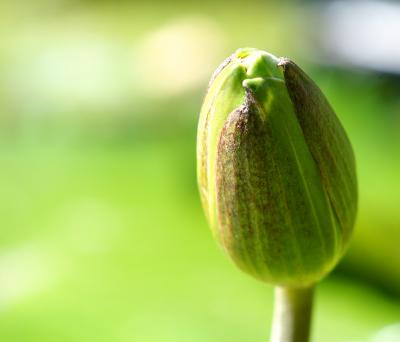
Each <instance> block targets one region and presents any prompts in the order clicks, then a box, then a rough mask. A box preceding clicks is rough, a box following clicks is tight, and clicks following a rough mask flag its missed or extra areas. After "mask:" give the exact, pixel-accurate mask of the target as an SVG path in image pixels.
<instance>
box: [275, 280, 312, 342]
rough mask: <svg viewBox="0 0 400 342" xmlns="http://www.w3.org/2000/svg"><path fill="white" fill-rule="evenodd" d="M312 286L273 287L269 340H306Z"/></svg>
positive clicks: (299, 341)
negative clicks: (272, 314)
mask: <svg viewBox="0 0 400 342" xmlns="http://www.w3.org/2000/svg"><path fill="white" fill-rule="evenodd" d="M313 293H314V287H307V288H285V287H276V288H275V304H274V305H275V307H274V317H273V321H272V334H271V342H308V341H309V337H310V327H311V311H312V302H313Z"/></svg>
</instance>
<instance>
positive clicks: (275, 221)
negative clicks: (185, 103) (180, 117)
mask: <svg viewBox="0 0 400 342" xmlns="http://www.w3.org/2000/svg"><path fill="white" fill-rule="evenodd" d="M197 156H198V183H199V188H200V193H201V198H202V202H203V206H204V210H205V212H206V215H207V218H208V220H209V223H210V225H211V228H212V230H213V233H214V235H215V237H216V238H217V240H218V241H219V242H220V244H221V245H222V247H223V248H224V250H225V251H226V252H227V253H228V254H229V255H230V257H231V258H232V259H233V261H234V262H235V263H236V264H237V265H238V266H239V267H240V268H241V269H243V270H244V271H245V272H247V273H250V274H252V275H253V276H255V277H257V278H259V279H262V280H264V281H267V282H271V283H273V284H277V285H284V286H306V285H310V284H312V283H314V282H316V281H318V280H320V279H321V278H322V277H323V276H325V275H326V274H327V273H328V272H329V271H330V270H331V269H332V268H333V267H334V266H335V264H336V263H337V262H338V260H339V259H340V257H341V256H342V255H343V253H344V251H345V248H346V246H347V245H348V241H349V237H350V235H351V231H352V229H353V225H354V219H355V214H356V205H357V182H356V175H355V163H354V156H353V152H352V148H351V145H350V142H349V140H348V138H347V136H346V133H345V132H344V130H343V128H342V126H341V124H340V122H339V121H338V119H337V117H336V115H335V113H334V112H333V110H332V108H331V107H330V105H329V103H328V102H327V100H326V98H325V97H324V95H323V94H322V93H321V91H320V90H319V88H318V87H317V86H316V85H315V84H314V82H313V81H312V80H311V79H310V78H309V77H308V76H307V75H306V74H305V73H304V72H303V71H302V70H301V69H300V68H299V67H298V66H297V65H295V64H294V63H293V62H291V61H290V60H288V59H283V58H277V57H275V56H273V55H271V54H269V53H266V52H264V51H260V50H256V49H240V50H238V51H237V52H236V53H235V54H233V55H232V56H231V57H229V58H228V59H227V60H226V61H225V62H224V63H223V64H222V65H221V66H220V67H219V68H218V69H217V71H216V72H215V74H214V75H213V77H212V79H211V82H210V85H209V88H208V92H207V94H206V97H205V99H204V103H203V107H202V110H201V114H200V120H199V128H198V141H197Z"/></svg>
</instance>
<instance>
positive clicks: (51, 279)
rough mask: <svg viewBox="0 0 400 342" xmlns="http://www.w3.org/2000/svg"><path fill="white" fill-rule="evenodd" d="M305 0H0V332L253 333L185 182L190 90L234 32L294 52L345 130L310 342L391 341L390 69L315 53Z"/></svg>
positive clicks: (260, 301) (399, 123) (398, 264)
mask: <svg viewBox="0 0 400 342" xmlns="http://www.w3.org/2000/svg"><path fill="white" fill-rule="evenodd" d="M312 13H313V12H312V11H311V10H310V4H309V3H305V2H301V1H254V0H252V1H247V2H244V1H229V2H227V1H220V2H218V1H211V0H210V1H202V2H178V1H170V2H162V1H159V2H152V1H147V2H135V1H105V0H104V1H95V0H92V1H78V0H75V1H74V0H68V1H67V0H64V1H63V0H58V1H56V0H54V1H50V0H35V1H23V0H14V1H11V0H10V1H7V0H6V1H1V2H0V19H1V20H0V43H1V49H0V75H1V76H0V160H1V164H0V189H1V192H0V224H1V228H2V230H1V231H2V234H1V238H0V341H4V342H31V341H32V342H33V341H40V342H47V341H52V342H53V341H57V342H64V341H65V342H90V341H97V342H111V341H113V342H128V341H129V342H132V341H142V342H147V341H149V342H152V341H164V342H169V341H171V342H172V341H174V342H177V341H193V342H196V341H199V342H200V341H202V342H203V341H209V342H213V341H215V342H217V341H218V342H221V341H230V342H233V341H237V342H239V341H266V340H267V339H268V335H269V331H270V322H271V313H272V287H271V286H269V285H265V284H262V283H260V282H257V281H256V280H254V279H252V278H250V277H248V276H246V275H244V274H242V273H241V272H240V271H239V270H237V269H236V268H235V267H234V266H233V265H232V264H231V263H230V261H229V260H228V259H227V258H226V257H225V256H224V255H223V254H222V252H221V251H220V250H219V248H218V247H217V246H216V244H215V242H214V241H213V240H212V237H211V234H210V232H209V229H208V227H207V224H206V221H205V218H204V216H203V212H202V210H201V207H200V202H199V198H198V193H197V187H196V175H195V138H196V125H197V118H198V112H199V108H200V105H201V102H202V97H203V93H204V91H205V88H206V86H207V82H208V78H209V77H210V75H211V73H212V72H213V70H214V69H215V68H216V66H217V65H218V64H219V63H220V62H221V61H222V60H223V59H224V58H225V57H226V56H228V55H229V54H231V53H232V52H233V51H234V50H235V49H236V48H238V47H244V46H254V47H258V48H261V49H266V50H268V51H270V52H271V53H274V54H276V55H278V56H281V55H285V56H290V57H291V58H293V59H294V60H296V61H298V63H299V64H300V65H302V67H303V68H304V69H305V70H306V71H307V72H308V73H309V74H310V75H311V76H312V78H314V80H315V81H316V82H317V83H318V84H319V85H320V87H321V88H322V90H323V91H324V93H325V94H326V95H327V97H328V99H329V100H330V102H331V104H332V105H333V107H334V108H335V110H336V112H337V114H338V116H339V117H340V119H341V121H342V122H343V124H344V126H345V128H346V130H347V131H348V133H349V136H350V138H351V140H352V142H353V145H354V149H355V152H356V156H357V162H358V174H359V184H360V207H359V215H358V222H357V227H356V231H355V234H354V240H353V243H352V245H351V248H350V250H349V253H348V254H347V256H346V258H345V259H344V261H343V262H342V263H341V265H340V266H339V268H338V270H336V271H335V273H334V274H332V275H331V276H329V277H328V279H326V280H325V281H323V282H322V284H321V285H320V286H319V288H318V293H317V304H316V309H315V317H314V332H313V334H314V341H324V342H334V341H348V342H360V341H371V342H382V341H386V342H393V341H400V247H399V245H400V208H399V206H400V133H399V132H400V96H399V93H400V81H399V79H396V78H393V77H388V76H387V75H380V74H374V73H372V72H365V71H362V70H353V71H349V70H341V69H339V68H333V67H329V66H326V65H323V64H324V63H317V62H316V61H317V60H318V58H319V57H318V52H317V51H316V48H315V47H314V46H313V41H312V38H311V37H310V35H308V33H307V32H309V31H310V28H311V30H314V31H315V30H318V27H313V26H312V25H314V24H313V23H312V18H313V17H312Z"/></svg>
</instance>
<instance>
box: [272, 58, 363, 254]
mask: <svg viewBox="0 0 400 342" xmlns="http://www.w3.org/2000/svg"><path fill="white" fill-rule="evenodd" d="M279 66H280V67H282V68H283V74H284V77H285V82H286V86H287V89H288V93H289V96H290V98H291V100H292V102H293V105H294V108H295V112H296V116H297V118H298V121H299V124H300V126H301V128H302V130H303V133H304V137H305V139H306V142H307V145H308V146H309V148H310V151H311V154H312V155H313V158H314V160H315V161H316V164H317V166H318V168H319V170H320V175H321V180H322V182H323V183H324V186H325V189H326V192H327V194H328V196H329V200H330V202H331V205H332V208H333V210H334V214H335V216H336V218H337V220H338V221H339V227H340V229H341V230H342V248H343V247H345V246H346V242H347V241H348V239H349V238H350V235H351V231H352V227H353V225H354V220H355V216H356V215H355V214H356V210H357V179H356V171H355V170H356V167H355V158H354V154H353V150H352V148H351V144H350V141H349V139H348V137H347V135H346V133H345V131H344V129H343V126H342V125H341V123H340V121H339V120H338V118H337V116H336V115H335V113H334V111H333V109H332V107H331V106H330V105H329V103H328V101H327V100H326V98H325V96H324V95H323V94H322V92H321V90H320V89H319V88H318V87H317V86H316V85H315V83H314V82H313V81H312V80H311V79H310V78H309V77H308V76H307V75H306V74H305V73H304V72H303V70H301V68H299V67H298V66H297V65H296V64H295V63H294V62H292V61H290V60H289V59H286V58H284V59H282V60H281V62H280V63H279Z"/></svg>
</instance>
